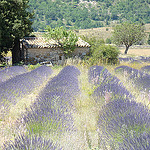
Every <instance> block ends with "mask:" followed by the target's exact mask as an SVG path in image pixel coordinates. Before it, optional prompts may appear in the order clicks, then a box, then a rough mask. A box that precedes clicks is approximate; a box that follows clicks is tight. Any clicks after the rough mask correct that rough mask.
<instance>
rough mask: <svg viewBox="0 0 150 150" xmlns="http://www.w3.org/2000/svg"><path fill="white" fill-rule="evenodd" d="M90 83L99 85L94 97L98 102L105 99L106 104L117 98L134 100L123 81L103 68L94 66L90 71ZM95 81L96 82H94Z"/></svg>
mask: <svg viewBox="0 0 150 150" xmlns="http://www.w3.org/2000/svg"><path fill="white" fill-rule="evenodd" d="M88 74H89V82H90V83H94V84H95V85H97V88H96V89H95V90H94V93H93V97H95V100H96V101H99V100H102V99H103V98H104V100H105V102H108V101H110V100H111V99H114V98H116V97H122V98H127V97H128V98H133V97H132V95H131V94H130V92H128V91H127V89H126V88H125V87H124V86H123V84H122V83H121V81H120V80H119V79H118V78H117V77H115V76H113V75H111V73H110V72H109V71H108V70H107V69H106V68H104V67H102V66H93V67H91V68H90V69H89V73H88ZM93 81H94V82H93Z"/></svg>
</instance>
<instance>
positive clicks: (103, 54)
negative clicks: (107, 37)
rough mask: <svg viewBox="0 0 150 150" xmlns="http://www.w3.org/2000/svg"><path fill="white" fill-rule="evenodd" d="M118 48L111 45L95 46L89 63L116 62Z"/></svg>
mask: <svg viewBox="0 0 150 150" xmlns="http://www.w3.org/2000/svg"><path fill="white" fill-rule="evenodd" d="M118 55H119V50H118V49H117V48H116V47H114V46H111V45H104V44H103V45H100V46H99V47H97V48H96V49H95V50H94V51H93V53H92V58H91V60H90V61H91V63H92V65H93V64H98V63H106V64H107V63H111V64H116V63H117V62H118Z"/></svg>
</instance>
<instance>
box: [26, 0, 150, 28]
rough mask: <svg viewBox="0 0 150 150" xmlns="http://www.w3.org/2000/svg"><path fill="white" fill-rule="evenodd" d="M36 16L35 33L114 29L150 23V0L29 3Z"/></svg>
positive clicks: (31, 0)
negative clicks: (48, 29) (60, 28)
mask: <svg viewBox="0 0 150 150" xmlns="http://www.w3.org/2000/svg"><path fill="white" fill-rule="evenodd" d="M29 6H30V11H32V12H34V13H35V18H34V20H33V21H34V23H33V29H34V31H43V30H44V29H45V27H46V25H50V26H51V27H52V28H54V27H56V26H66V27H67V28H76V29H88V28H97V27H103V26H112V25H113V24H115V23H121V22H124V21H130V22H139V23H144V24H145V23H150V19H149V18H150V0H131V1H130V0H91V1H89V0H87V1H84V0H29Z"/></svg>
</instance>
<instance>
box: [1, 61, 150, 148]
mask: <svg viewBox="0 0 150 150" xmlns="http://www.w3.org/2000/svg"><path fill="white" fill-rule="evenodd" d="M149 110H150V64H149V63H143V64H136V63H132V64H129V63H128V64H127V63H121V64H120V65H117V66H109V65H108V66H102V65H96V66H91V67H87V66H85V65H84V64H69V65H66V66H64V67H57V68H56V67H51V68H50V67H47V66H40V67H37V68H36V69H33V70H32V71H29V69H28V68H26V69H25V68H24V67H18V66H13V67H12V68H11V67H10V68H7V70H6V69H3V70H1V71H0V141H1V142H0V149H2V150H149V149H150V112H149Z"/></svg>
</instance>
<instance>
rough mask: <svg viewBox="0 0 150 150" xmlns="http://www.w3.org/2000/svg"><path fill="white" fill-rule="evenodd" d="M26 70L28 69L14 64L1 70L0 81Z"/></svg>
mask: <svg viewBox="0 0 150 150" xmlns="http://www.w3.org/2000/svg"><path fill="white" fill-rule="evenodd" d="M26 72H27V70H26V69H25V68H24V67H22V66H12V67H8V68H5V69H3V70H0V83H1V82H4V81H6V80H8V79H10V78H13V77H15V76H16V75H20V74H23V73H26Z"/></svg>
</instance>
